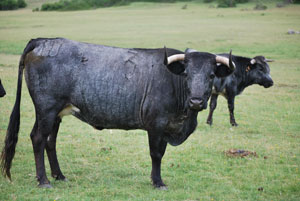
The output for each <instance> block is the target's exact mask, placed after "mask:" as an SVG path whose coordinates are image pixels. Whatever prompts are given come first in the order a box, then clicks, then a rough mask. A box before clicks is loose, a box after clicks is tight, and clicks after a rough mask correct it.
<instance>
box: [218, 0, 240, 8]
mask: <svg viewBox="0 0 300 201" xmlns="http://www.w3.org/2000/svg"><path fill="white" fill-rule="evenodd" d="M235 6H236V2H235V0H218V7H219V8H229V7H235Z"/></svg>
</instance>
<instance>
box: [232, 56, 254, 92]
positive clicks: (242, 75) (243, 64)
mask: <svg viewBox="0 0 300 201" xmlns="http://www.w3.org/2000/svg"><path fill="white" fill-rule="evenodd" d="M236 60H238V62H236V63H238V64H239V65H238V66H237V69H236V71H235V72H234V75H235V77H236V80H237V89H238V93H240V92H242V91H243V90H244V89H245V88H246V87H248V86H250V85H252V84H253V81H252V80H251V79H249V78H250V77H249V73H250V71H251V69H250V71H249V70H248V69H249V65H250V60H251V59H250V58H246V57H236Z"/></svg>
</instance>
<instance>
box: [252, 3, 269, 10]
mask: <svg viewBox="0 0 300 201" xmlns="http://www.w3.org/2000/svg"><path fill="white" fill-rule="evenodd" d="M267 8H268V7H267V6H266V5H263V4H262V3H257V4H256V6H255V7H254V8H253V9H254V10H266V9H267Z"/></svg>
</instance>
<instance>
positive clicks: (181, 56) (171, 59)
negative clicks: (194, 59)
mask: <svg viewBox="0 0 300 201" xmlns="http://www.w3.org/2000/svg"><path fill="white" fill-rule="evenodd" d="M184 56H185V55H184V54H175V55H172V56H169V57H168V65H169V64H171V63H173V62H175V61H183V60H184Z"/></svg>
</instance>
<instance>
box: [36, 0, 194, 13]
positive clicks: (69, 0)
mask: <svg viewBox="0 0 300 201" xmlns="http://www.w3.org/2000/svg"><path fill="white" fill-rule="evenodd" d="M175 1H176V0H59V1H58V2H55V3H45V4H43V5H42V7H41V11H54V10H58V11H68V10H86V9H92V8H99V7H110V6H121V5H127V4H129V3H131V2H168V3H171V2H175ZM180 1H190V0H180Z"/></svg>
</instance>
